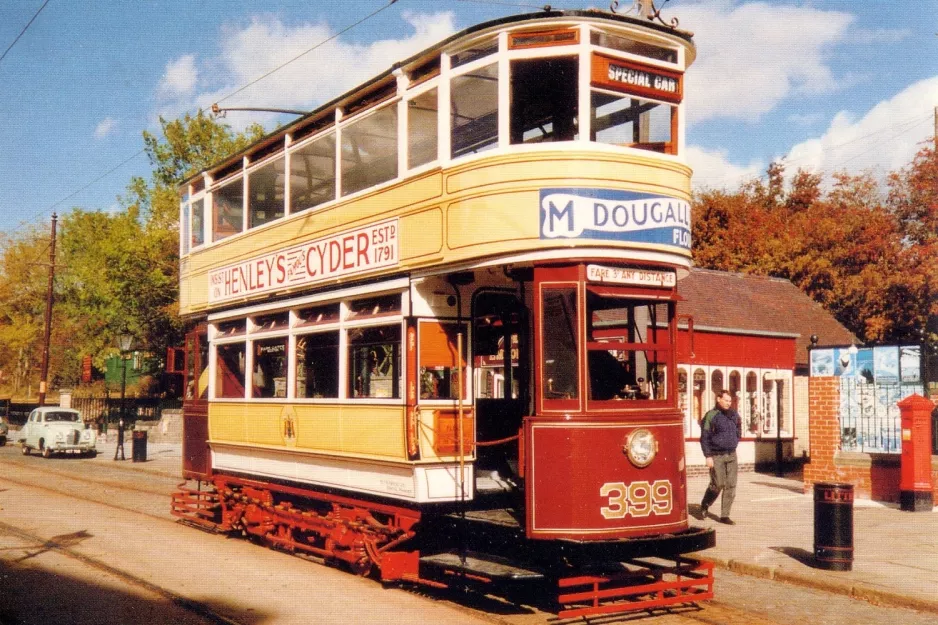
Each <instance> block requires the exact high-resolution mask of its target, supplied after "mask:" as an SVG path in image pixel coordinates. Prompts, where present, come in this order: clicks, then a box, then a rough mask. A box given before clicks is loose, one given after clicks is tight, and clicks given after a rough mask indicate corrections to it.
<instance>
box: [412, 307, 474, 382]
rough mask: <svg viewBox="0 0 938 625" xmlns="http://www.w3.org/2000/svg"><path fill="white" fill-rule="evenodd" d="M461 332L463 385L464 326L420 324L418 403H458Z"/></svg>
mask: <svg viewBox="0 0 938 625" xmlns="http://www.w3.org/2000/svg"><path fill="white" fill-rule="evenodd" d="M460 332H462V343H463V347H462V349H463V352H462V359H461V364H462V370H463V380H464V383H465V380H466V379H467V378H466V375H467V374H466V351H467V349H466V346H467V334H466V326H465V325H459V324H456V323H436V322H421V324H420V399H457V397H458V390H457V389H458V388H459V382H458V377H459V367H458V364H459V362H460V359H459V356H458V354H459V344H458V343H459V338H458V335H459V333H460ZM464 394H465V393H464Z"/></svg>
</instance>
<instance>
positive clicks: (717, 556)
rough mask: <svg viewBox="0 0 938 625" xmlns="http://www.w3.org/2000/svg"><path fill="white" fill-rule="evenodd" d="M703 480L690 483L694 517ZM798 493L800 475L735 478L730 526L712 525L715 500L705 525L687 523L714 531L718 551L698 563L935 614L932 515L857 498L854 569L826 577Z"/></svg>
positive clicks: (936, 551) (937, 556)
mask: <svg viewBox="0 0 938 625" xmlns="http://www.w3.org/2000/svg"><path fill="white" fill-rule="evenodd" d="M707 481H708V480H707V478H706V477H705V476H701V477H692V478H689V479H688V501H689V503H690V509H691V511H692V512H696V511H697V510H699V504H700V500H701V498H702V497H703V493H704V491H705V490H706V487H707ZM803 490H804V485H803V483H802V481H801V479H800V476H795V477H794V479H793V478H777V477H774V476H773V475H767V474H764V473H740V474H739V486H738V490H737V493H736V502H735V503H734V504H733V511H732V518H733V520H734V521H736V525H733V526H729V525H723V524H721V523H719V522H717V520H716V516H714V515H713V512H714V511H716V512H717V514H719V509H720V505H719V500H718V501H717V502H716V503H714V505H713V506H711V508H710V513H711V516H710V518H709V519H707V520H705V521H697V520H692V523H694V524H696V525H706V526H711V527H715V528H716V532H717V546H716V547H715V548H713V549H709V550H707V551H706V552H702V553H701V554H700V556H701V557H704V558H707V559H709V560H712V561H713V562H714V563H715V564H716V565H717V566H718V567H720V568H725V569H729V570H731V571H734V572H736V573H742V574H746V575H753V576H756V577H762V578H769V579H776V580H780V581H785V582H790V583H794V584H799V585H804V586H810V587H813V588H818V589H822V590H826V591H830V592H836V593H840V594H846V595H850V596H853V597H857V598H860V599H866V600H868V601H870V602H872V603H876V604H882V605H892V606H898V607H906V608H912V609H917V610H926V611H929V612H936V613H938V508H935V509H934V510H932V511H931V512H903V511H901V510H899V507H898V505H891V504H882V503H878V502H872V501H869V500H860V499H857V500H856V501H855V502H854V509H853V543H854V558H853V570H851V571H828V570H824V569H819V568H817V567H816V565H815V563H814V493H813V490H812V491H810V492H808V493H807V494H805V493H804V492H803ZM717 591H719V589H717Z"/></svg>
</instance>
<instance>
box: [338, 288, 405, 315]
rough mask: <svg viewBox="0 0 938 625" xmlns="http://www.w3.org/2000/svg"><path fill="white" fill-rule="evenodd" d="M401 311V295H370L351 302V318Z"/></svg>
mask: <svg viewBox="0 0 938 625" xmlns="http://www.w3.org/2000/svg"><path fill="white" fill-rule="evenodd" d="M400 312H401V296H400V294H397V293H395V294H394V295H381V296H379V297H368V298H365V299H357V300H354V301H352V302H349V316H348V317H349V319H360V318H363V317H378V316H381V315H390V314H397V313H400Z"/></svg>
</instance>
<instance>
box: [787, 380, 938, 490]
mask: <svg viewBox="0 0 938 625" xmlns="http://www.w3.org/2000/svg"><path fill="white" fill-rule="evenodd" d="M808 397H809V400H808V410H809V413H810V419H809V420H808V430H809V438H810V441H811V459H810V461H809V462H808V463H807V464H806V465H805V466H804V487H805V492H807V491H809V490H811V489H812V488H813V485H814V484H815V483H816V482H846V483H848V484H853V488H854V494H855V495H856V497H858V498H861V499H873V500H876V501H887V502H893V503H898V501H899V477H900V464H899V463H900V455H899V454H875V453H874V454H867V453H855V452H841V451H840V419H839V414H840V380H839V379H838V378H835V377H829V378H828V377H824V378H820V377H818V378H814V377H812V378H809V381H808ZM932 484H933V487H934V497H935V501H938V457H934V456H933V457H932Z"/></svg>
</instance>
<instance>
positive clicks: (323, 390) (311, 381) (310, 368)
mask: <svg viewBox="0 0 938 625" xmlns="http://www.w3.org/2000/svg"><path fill="white" fill-rule="evenodd" d="M296 396H297V397H299V398H309V397H312V398H320V397H323V398H336V397H338V396H339V333H338V332H337V331H335V332H318V333H316V334H303V335H300V336H297V337H296Z"/></svg>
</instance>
